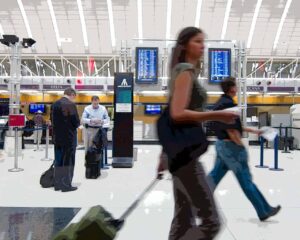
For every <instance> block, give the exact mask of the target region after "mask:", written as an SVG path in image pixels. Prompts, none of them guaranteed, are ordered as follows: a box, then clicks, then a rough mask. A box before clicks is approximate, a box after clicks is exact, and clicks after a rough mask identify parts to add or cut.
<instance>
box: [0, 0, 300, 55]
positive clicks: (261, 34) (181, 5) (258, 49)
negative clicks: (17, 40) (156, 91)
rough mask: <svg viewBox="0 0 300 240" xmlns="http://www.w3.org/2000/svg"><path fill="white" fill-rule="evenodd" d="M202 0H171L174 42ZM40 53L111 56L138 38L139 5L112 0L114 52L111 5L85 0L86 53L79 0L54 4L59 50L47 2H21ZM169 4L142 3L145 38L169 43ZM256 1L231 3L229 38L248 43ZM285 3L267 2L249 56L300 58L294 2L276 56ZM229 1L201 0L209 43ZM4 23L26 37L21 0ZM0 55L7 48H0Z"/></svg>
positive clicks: (6, 8) (2, 13)
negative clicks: (87, 45) (274, 46)
mask: <svg viewBox="0 0 300 240" xmlns="http://www.w3.org/2000/svg"><path fill="white" fill-rule="evenodd" d="M197 1H198V0H172V17H171V31H170V35H171V38H175V37H176V36H177V34H178V32H179V31H180V29H182V28H184V27H186V26H193V25H194V24H195V16H196V8H197ZM22 2H23V4H24V8H25V12H26V14H27V16H28V21H29V25H30V28H31V31H32V34H33V37H34V39H35V40H36V41H37V44H36V49H35V51H32V50H31V49H28V50H25V52H27V53H39V54H53V55H55V54H60V53H63V54H80V55H81V54H95V55H99V54H105V55H106V54H111V53H112V52H113V51H114V50H116V51H118V50H119V49H120V46H121V42H122V41H123V43H124V41H125V40H128V41H131V43H134V41H132V39H134V38H138V13H137V11H138V10H137V0H112V7H113V19H114V25H115V36H116V48H114V49H113V48H112V45H111V35H110V24H109V18H108V8H107V0H82V6H83V13H84V17H85V22H86V29H87V37H88V42H89V47H88V49H85V47H84V42H83V34H82V28H81V22H80V17H79V10H78V6H77V1H76V0H52V2H53V8H54V11H55V16H56V18H57V23H58V29H59V33H60V37H61V38H67V39H70V40H71V42H63V43H62V49H61V50H60V49H59V48H58V46H57V41H56V37H55V32H54V28H53V25H52V19H51V16H50V12H49V8H48V4H47V0H22ZM167 2H168V0H142V8H143V12H142V18H143V25H142V26H143V37H144V38H151V39H165V36H166V18H167ZM256 2H257V0H251V1H250V0H249V1H246V0H233V2H232V6H231V9H230V15H229V20H228V27H227V31H226V35H225V38H226V39H234V40H242V41H247V39H248V35H249V31H250V27H251V22H252V18H253V14H254V9H255V6H256ZM285 3H286V0H263V1H262V6H261V9H260V12H259V14H258V19H257V24H256V27H255V30H254V35H253V40H252V47H251V49H250V50H249V54H250V55H262V54H264V55H268V56H270V55H292V56H298V55H299V51H300V49H299V47H300V11H299V9H300V1H297V0H293V1H292V5H291V7H290V10H289V12H288V15H287V18H286V21H285V22H284V25H283V29H282V32H281V35H280V38H279V43H278V50H277V51H275V52H274V51H273V50H272V48H273V43H274V40H275V36H276V32H277V28H278V26H279V22H280V18H281V16H282V13H283V10H284V7H285ZM226 5H227V0H203V4H202V8H201V13H200V27H201V28H202V29H203V30H204V32H205V33H206V35H207V38H208V39H214V40H217V39H220V37H221V32H222V27H223V22H224V16H225V10H226ZM0 24H1V25H2V27H3V30H4V33H6V34H16V35H18V36H19V37H27V35H28V34H27V31H26V28H25V26H24V20H23V18H22V15H21V12H20V9H19V6H18V3H17V0H9V1H5V3H4V4H2V5H1V8H0ZM129 45H130V44H129ZM0 53H2V54H5V53H7V48H6V47H3V46H0Z"/></svg>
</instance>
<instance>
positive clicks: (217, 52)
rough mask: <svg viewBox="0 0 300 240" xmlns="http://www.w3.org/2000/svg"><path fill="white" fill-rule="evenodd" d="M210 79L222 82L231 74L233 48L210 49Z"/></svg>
mask: <svg viewBox="0 0 300 240" xmlns="http://www.w3.org/2000/svg"><path fill="white" fill-rule="evenodd" d="M208 57H209V62H208V81H209V82H210V83H215V84H217V83H220V82H222V81H223V80H224V79H225V78H227V77H230V76H231V49H230V48H209V49H208Z"/></svg>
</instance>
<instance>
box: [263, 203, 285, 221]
mask: <svg viewBox="0 0 300 240" xmlns="http://www.w3.org/2000/svg"><path fill="white" fill-rule="evenodd" d="M280 209H281V206H280V205H278V206H277V207H274V208H272V210H271V212H270V213H269V215H267V216H265V217H262V218H259V220H260V221H262V222H263V221H266V220H267V219H269V218H270V217H273V216H275V215H276V214H277V213H278V212H279V211H280Z"/></svg>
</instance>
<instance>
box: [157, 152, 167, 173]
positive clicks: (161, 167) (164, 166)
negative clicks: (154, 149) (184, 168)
mask: <svg viewBox="0 0 300 240" xmlns="http://www.w3.org/2000/svg"><path fill="white" fill-rule="evenodd" d="M166 163H167V155H166V154H165V153H164V152H161V154H160V156H159V162H158V166H157V174H158V175H159V174H160V173H162V172H164V171H165V170H167V164H166Z"/></svg>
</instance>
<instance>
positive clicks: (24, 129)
mask: <svg viewBox="0 0 300 240" xmlns="http://www.w3.org/2000/svg"><path fill="white" fill-rule="evenodd" d="M49 128H50V126H49V125H47V126H46V127H38V128H18V127H15V128H13V130H14V133H15V155H14V167H13V168H11V169H9V170H8V171H9V172H21V171H24V169H23V168H19V164H18V155H19V134H18V132H26V131H30V132H32V131H39V130H46V148H45V157H44V158H42V159H41V161H53V159H51V158H49ZM8 129H9V128H8V127H0V130H8ZM37 147H38V148H37V149H39V141H38V142H37ZM35 151H36V150H35Z"/></svg>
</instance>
